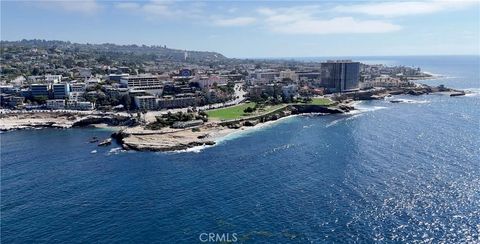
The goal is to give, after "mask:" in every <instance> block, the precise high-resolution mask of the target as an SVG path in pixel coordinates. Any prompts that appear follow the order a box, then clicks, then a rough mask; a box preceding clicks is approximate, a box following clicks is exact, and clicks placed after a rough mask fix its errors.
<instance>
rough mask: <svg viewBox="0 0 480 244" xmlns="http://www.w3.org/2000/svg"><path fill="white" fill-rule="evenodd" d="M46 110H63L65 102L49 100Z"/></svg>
mask: <svg viewBox="0 0 480 244" xmlns="http://www.w3.org/2000/svg"><path fill="white" fill-rule="evenodd" d="M47 108H48V109H65V100H63V99H50V100H47Z"/></svg>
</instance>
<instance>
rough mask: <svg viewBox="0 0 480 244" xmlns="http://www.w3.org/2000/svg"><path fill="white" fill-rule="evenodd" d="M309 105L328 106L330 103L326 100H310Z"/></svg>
mask: <svg viewBox="0 0 480 244" xmlns="http://www.w3.org/2000/svg"><path fill="white" fill-rule="evenodd" d="M310 104H314V105H330V104H332V101H331V100H330V99H328V98H312V102H311V103H310Z"/></svg>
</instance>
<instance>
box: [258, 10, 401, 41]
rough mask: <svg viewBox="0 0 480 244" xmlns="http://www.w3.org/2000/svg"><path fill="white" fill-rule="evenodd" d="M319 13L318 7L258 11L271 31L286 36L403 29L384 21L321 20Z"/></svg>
mask: <svg viewBox="0 0 480 244" xmlns="http://www.w3.org/2000/svg"><path fill="white" fill-rule="evenodd" d="M318 11H320V8H319V7H318V6H302V7H293V8H278V9H272V8H261V9H258V10H257V12H258V13H259V14H261V15H263V16H264V17H265V19H264V21H265V24H266V27H267V28H268V29H269V30H271V31H273V32H278V33H284V34H343V33H385V32H392V31H398V30H400V29H401V26H398V25H395V24H392V23H390V22H388V21H382V20H357V19H354V18H352V17H335V18H330V19H321V18H318V17H316V16H315V15H316V13H317V12H318Z"/></svg>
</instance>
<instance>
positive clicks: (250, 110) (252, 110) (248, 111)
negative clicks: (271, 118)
mask: <svg viewBox="0 0 480 244" xmlns="http://www.w3.org/2000/svg"><path fill="white" fill-rule="evenodd" d="M254 111H255V109H253V108H252V107H247V108H246V109H244V110H243V112H244V113H247V114H249V113H253V112H254Z"/></svg>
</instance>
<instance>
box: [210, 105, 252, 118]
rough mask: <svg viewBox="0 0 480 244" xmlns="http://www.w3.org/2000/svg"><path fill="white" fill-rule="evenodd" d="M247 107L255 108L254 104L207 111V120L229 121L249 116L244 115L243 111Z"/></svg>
mask: <svg viewBox="0 0 480 244" xmlns="http://www.w3.org/2000/svg"><path fill="white" fill-rule="evenodd" d="M248 107H252V108H253V107H255V103H253V102H249V103H242V104H239V105H235V106H231V107H227V108H219V109H213V110H209V111H207V114H208V118H213V119H220V120H230V119H239V118H241V117H244V116H248V115H249V114H245V112H243V110H245V109H246V108H248Z"/></svg>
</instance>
